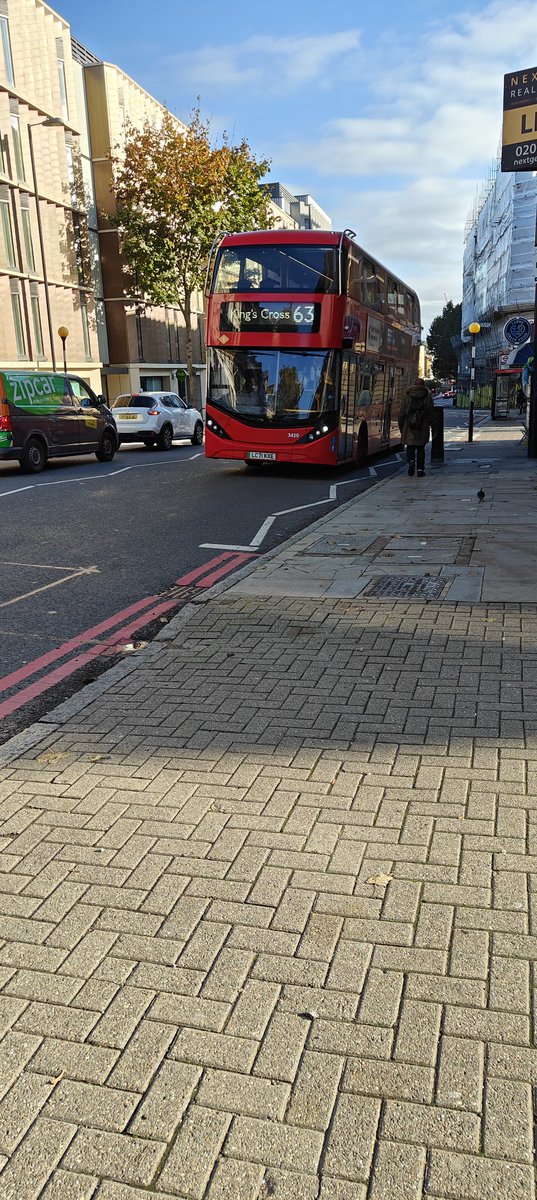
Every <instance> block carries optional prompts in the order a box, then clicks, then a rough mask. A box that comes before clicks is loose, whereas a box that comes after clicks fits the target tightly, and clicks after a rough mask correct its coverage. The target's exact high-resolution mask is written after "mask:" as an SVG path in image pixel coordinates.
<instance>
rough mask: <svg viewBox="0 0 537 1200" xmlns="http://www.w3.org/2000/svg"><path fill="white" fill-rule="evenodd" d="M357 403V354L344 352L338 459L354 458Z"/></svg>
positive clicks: (343, 460)
mask: <svg viewBox="0 0 537 1200" xmlns="http://www.w3.org/2000/svg"><path fill="white" fill-rule="evenodd" d="M355 403H356V356H355V355H351V354H343V359H342V363H341V388H340V399H339V445H338V460H339V462H345V461H346V460H347V459H349V458H352V447H353V435H354V406H355Z"/></svg>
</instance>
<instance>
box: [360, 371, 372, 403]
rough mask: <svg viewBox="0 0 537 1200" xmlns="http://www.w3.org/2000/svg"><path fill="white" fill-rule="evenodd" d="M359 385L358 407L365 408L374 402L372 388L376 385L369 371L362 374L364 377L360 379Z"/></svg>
mask: <svg viewBox="0 0 537 1200" xmlns="http://www.w3.org/2000/svg"><path fill="white" fill-rule="evenodd" d="M358 386H359V391H358V401H357V403H358V407H359V408H365V407H367V406H368V405H369V404H372V402H373V397H372V395H371V388H372V387H373V386H374V385H373V380H372V378H371V375H369V374H368V373H367V374H366V373H364V374H363V375H362V378H361V379H360V381H359V385H358Z"/></svg>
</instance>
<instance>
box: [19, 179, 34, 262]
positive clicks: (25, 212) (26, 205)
mask: <svg viewBox="0 0 537 1200" xmlns="http://www.w3.org/2000/svg"><path fill="white" fill-rule="evenodd" d="M21 224H22V237H23V241H24V253H25V256H26V269H27V271H28V274H29V275H35V255H34V246H33V241H32V222H31V219H30V197H29V196H21Z"/></svg>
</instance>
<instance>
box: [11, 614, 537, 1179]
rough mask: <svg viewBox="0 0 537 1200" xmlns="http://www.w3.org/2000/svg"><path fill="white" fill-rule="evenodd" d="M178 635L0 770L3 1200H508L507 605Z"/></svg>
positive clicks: (519, 1153)
mask: <svg viewBox="0 0 537 1200" xmlns="http://www.w3.org/2000/svg"><path fill="white" fill-rule="evenodd" d="M202 611H203V622H202V623H199V624H198V628H197V629H196V630H195V631H194V632H191V631H190V627H189V628H187V630H186V633H185V631H184V630H182V629H181V628H180V627H179V628H178V630H177V633H176V634H175V633H174V626H173V624H172V625H170V626H169V627H167V629H166V631H165V636H164V634H163V637H162V640H161V643H160V653H159V655H158V656H156V655H155V654H150V655H148V656H147V657H146V658H144V657H143V655H142V656H141V657H140V662H139V664H138V666H137V667H136V669H135V670H134V671H132V672H131V674H129V675H126V676H124V677H123V678H122V679H119V680H116V681H115V682H114V681H112V682H110V683H109V684H108V685H107V686H106V687H105V688H103V691H102V694H101V695H100V696H99V697H98V698H97V699H93V700H88V703H87V705H86V707H85V708H83V709H82V710H81V711H80V712H78V713H77V712H76V708H75V710H74V711H73V713H72V714H71V715H69V713H67V715H66V716H65V717H64V718H62V720H61V721H58V722H57V723H56V722H55V721H54V720H53V719H51V721H50V723H48V724H46V723H43V736H42V739H41V741H40V742H38V743H37V745H35V746H34V747H30V748H27V749H26V750H24V751H21V753H20V754H19V757H18V758H15V759H12V760H10V761H7V763H6V765H5V766H3V767H2V768H1V769H0V912H1V914H2V916H1V918H0V1196H1V1197H2V1200H142V1197H151V1196H158V1197H161V1198H162V1200H172V1197H173V1198H175V1200H177V1198H179V1200H268V1198H269V1197H275V1200H295V1198H296V1200H533V1197H534V1188H535V1177H534V1141H533V1124H534V1105H535V1090H534V1089H535V1088H537V1050H536V1049H535V1046H534V1040H533V1039H534V1038H535V1030H534V1029H533V1027H532V1020H533V1014H534V1012H535V1003H534V1001H535V997H534V993H533V983H534V968H533V961H534V959H535V958H536V957H537V910H536V906H535V902H534V896H533V891H534V887H533V885H534V877H535V875H536V874H537V741H536V735H537V718H536V716H535V713H536V712H537V605H532V604H527V603H524V604H518V603H515V602H511V603H491V604H488V605H487V604H474V605H472V604H469V603H463V602H460V603H441V602H437V601H430V602H421V601H420V602H417V601H409V600H397V601H394V600H377V601H375V600H374V599H368V598H367V597H366V598H363V599H362V600H361V599H360V598H359V597H357V598H354V599H352V598H348V599H345V598H337V597H333V598H329V597H324V598H321V599H317V600H312V599H311V598H308V597H307V596H300V595H299V596H284V595H281V596H278V597H276V598H272V599H270V601H269V600H268V599H267V598H265V597H263V596H256V595H247V594H244V595H242V594H240V593H236V592H232V593H226V592H223V593H222V594H221V595H220V596H217V595H215V596H212V597H209V599H208V600H207V601H206V602H205V603H204V604H203V609H202ZM305 631H307V636H306V633H305ZM104 678H105V679H106V677H104ZM155 697H158V700H159V703H160V709H159V708H158V707H157V710H156V709H155ZM155 711H157V717H156V718H155ZM148 718H151V720H149V719H148Z"/></svg>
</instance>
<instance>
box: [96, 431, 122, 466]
mask: <svg viewBox="0 0 537 1200" xmlns="http://www.w3.org/2000/svg"><path fill="white" fill-rule="evenodd" d="M116 447H117V442H116V439H115V437H114V434H113V433H112V431H111V430H110V429H105V431H104V433H103V436H102V438H101V444H100V446H99V449H98V450H96V451H95V457H96V458H97V459H98V461H99V462H112V459H113V457H114V454H115V453H116Z"/></svg>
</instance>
